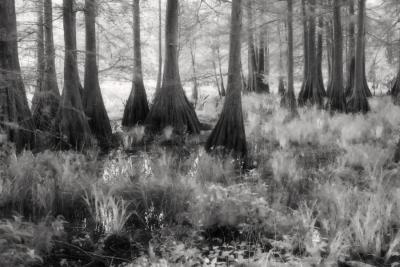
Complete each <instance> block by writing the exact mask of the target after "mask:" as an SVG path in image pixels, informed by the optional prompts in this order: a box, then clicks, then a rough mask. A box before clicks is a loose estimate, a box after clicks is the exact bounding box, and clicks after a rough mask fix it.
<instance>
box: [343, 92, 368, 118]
mask: <svg viewBox="0 0 400 267" xmlns="http://www.w3.org/2000/svg"><path fill="white" fill-rule="evenodd" d="M347 111H348V112H350V113H363V114H365V113H367V112H368V111H370V107H369V103H368V99H367V97H366V96H365V94H364V93H353V95H352V96H351V97H350V98H349V99H348V100H347Z"/></svg>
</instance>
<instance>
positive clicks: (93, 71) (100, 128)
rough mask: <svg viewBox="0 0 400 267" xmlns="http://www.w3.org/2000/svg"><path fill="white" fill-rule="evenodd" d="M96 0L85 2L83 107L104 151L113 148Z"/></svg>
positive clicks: (86, 0)
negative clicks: (101, 67)
mask: <svg viewBox="0 0 400 267" xmlns="http://www.w3.org/2000/svg"><path fill="white" fill-rule="evenodd" d="M96 9H97V4H96V0H85V26H86V58H85V83H84V84H85V87H84V88H85V89H84V91H83V107H84V110H85V114H86V116H87V117H88V121H89V126H90V130H91V132H92V134H93V135H94V137H96V139H97V141H98V144H99V145H100V147H101V148H103V149H108V148H110V146H111V140H112V130H111V125H110V120H109V118H108V115H107V111H106V108H105V106H104V101H103V97H102V95H101V90H100V84H99V70H98V66H97V56H96V55H97V44H96V43H97V40H96Z"/></svg>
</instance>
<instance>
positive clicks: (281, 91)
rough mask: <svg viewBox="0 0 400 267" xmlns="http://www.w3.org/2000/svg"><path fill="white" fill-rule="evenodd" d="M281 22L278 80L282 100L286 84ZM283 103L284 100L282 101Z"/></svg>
mask: <svg viewBox="0 0 400 267" xmlns="http://www.w3.org/2000/svg"><path fill="white" fill-rule="evenodd" d="M280 26H281V22H280V21H279V22H278V36H279V38H278V39H279V78H278V92H279V94H280V96H281V98H282V99H285V98H284V95H285V82H284V80H283V55H282V39H281V27H280ZM281 101H282V100H281Z"/></svg>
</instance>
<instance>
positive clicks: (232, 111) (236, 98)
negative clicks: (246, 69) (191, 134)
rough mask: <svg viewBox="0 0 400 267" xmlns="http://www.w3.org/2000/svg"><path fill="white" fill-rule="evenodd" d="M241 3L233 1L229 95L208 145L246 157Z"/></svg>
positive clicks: (211, 148)
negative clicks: (241, 57) (242, 92)
mask: <svg viewBox="0 0 400 267" xmlns="http://www.w3.org/2000/svg"><path fill="white" fill-rule="evenodd" d="M241 5H242V0H233V1H232V15H231V29H230V46H229V69H228V85H227V94H226V98H225V103H224V107H223V109H222V113H221V115H220V118H219V120H218V122H217V124H216V126H215V127H214V129H213V131H212V133H211V135H210V136H209V137H208V139H207V142H206V145H205V148H206V150H207V151H208V152H210V151H212V150H213V149H218V148H220V147H222V148H223V151H224V152H225V153H231V152H233V153H234V155H235V156H237V157H245V156H246V154H247V147H246V134H245V129H244V124H243V114H242V98H241V89H242V82H241V75H240V71H241V63H240V62H241V60H240V54H241V30H242V7H241Z"/></svg>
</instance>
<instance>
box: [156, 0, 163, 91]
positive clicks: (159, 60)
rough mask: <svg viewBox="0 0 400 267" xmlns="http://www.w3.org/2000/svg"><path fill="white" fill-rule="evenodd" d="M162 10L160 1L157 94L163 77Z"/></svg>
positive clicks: (159, 0)
mask: <svg viewBox="0 0 400 267" xmlns="http://www.w3.org/2000/svg"><path fill="white" fill-rule="evenodd" d="M161 16H162V9H161V0H158V72H157V85H156V92H158V91H159V90H160V87H161V76H162V19H161Z"/></svg>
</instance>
